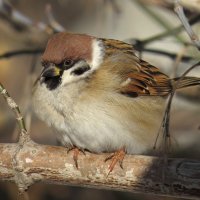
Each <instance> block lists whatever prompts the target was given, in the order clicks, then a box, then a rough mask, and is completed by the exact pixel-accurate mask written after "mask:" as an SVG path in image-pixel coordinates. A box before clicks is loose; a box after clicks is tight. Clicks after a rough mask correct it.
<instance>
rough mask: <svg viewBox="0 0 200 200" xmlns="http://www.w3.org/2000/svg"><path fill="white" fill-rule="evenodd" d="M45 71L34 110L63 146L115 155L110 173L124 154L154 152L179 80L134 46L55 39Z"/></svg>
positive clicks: (66, 36)
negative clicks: (161, 70) (140, 56)
mask: <svg viewBox="0 0 200 200" xmlns="http://www.w3.org/2000/svg"><path fill="white" fill-rule="evenodd" d="M42 65H43V71H42V73H41V75H40V76H39V78H38V81H37V82H36V85H35V88H34V94H33V105H34V109H35V112H36V113H37V115H38V116H39V118H41V119H42V120H43V121H45V122H46V123H47V124H48V125H49V126H51V127H53V128H55V129H56V130H57V131H56V132H57V137H58V138H59V140H60V141H61V143H62V144H63V145H64V146H66V147H68V148H71V147H72V148H73V147H77V148H78V149H82V150H88V151H90V152H94V153H101V152H117V153H115V154H114V158H113V161H112V163H111V165H110V170H112V169H113V166H114V165H115V164H116V162H117V161H119V160H122V159H123V157H124V155H125V154H124V153H125V152H126V153H128V154H144V153H147V152H148V151H149V150H151V149H152V147H153V144H154V142H155V139H156V136H157V133H158V130H159V127H160V125H161V122H162V119H163V114H164V111H165V104H166V99H167V97H168V95H169V94H170V93H171V91H172V88H173V85H174V83H175V82H177V80H178V78H175V79H170V78H169V77H168V76H167V75H165V74H163V73H162V72H160V71H159V69H157V68H156V67H154V66H152V65H151V64H149V63H147V62H145V61H143V60H141V59H139V58H138V57H137V56H136V55H135V53H134V48H133V46H132V45H130V44H127V43H124V42H122V41H118V40H113V39H101V38H96V37H92V36H89V35H83V34H72V33H58V34H55V35H54V36H53V37H52V38H51V39H50V40H49V41H48V44H47V47H46V50H45V52H44V54H43V56H42ZM197 84H200V78H195V77H185V78H184V79H183V80H181V81H180V83H179V85H178V88H183V87H188V86H192V85H197ZM118 150H119V151H118ZM75 157H76V158H77V154H76V156H75ZM75 157H74V158H75ZM116 158H117V159H116ZM75 160H76V159H75Z"/></svg>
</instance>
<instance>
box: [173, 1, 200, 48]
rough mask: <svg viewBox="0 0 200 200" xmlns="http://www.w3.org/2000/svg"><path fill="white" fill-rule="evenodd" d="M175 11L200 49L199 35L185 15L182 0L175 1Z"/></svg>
mask: <svg viewBox="0 0 200 200" xmlns="http://www.w3.org/2000/svg"><path fill="white" fill-rule="evenodd" d="M174 10H175V12H176V13H177V15H178V17H179V19H180V21H181V22H182V24H183V26H184V28H185V30H186V32H187V34H188V35H189V37H190V39H191V41H192V42H193V43H194V45H195V46H196V47H197V48H198V49H199V50H200V41H199V38H198V36H197V35H196V34H195V33H194V31H193V30H192V27H191V26H190V24H189V22H188V19H187V17H186V16H185V13H184V11H183V7H182V6H181V5H180V0H176V1H175V7H174Z"/></svg>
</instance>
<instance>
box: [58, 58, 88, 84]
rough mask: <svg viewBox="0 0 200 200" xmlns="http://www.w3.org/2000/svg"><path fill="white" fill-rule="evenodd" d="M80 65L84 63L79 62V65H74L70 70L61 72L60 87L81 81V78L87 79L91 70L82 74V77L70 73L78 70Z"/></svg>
mask: <svg viewBox="0 0 200 200" xmlns="http://www.w3.org/2000/svg"><path fill="white" fill-rule="evenodd" d="M81 65H84V63H83V62H79V63H77V64H75V65H74V66H73V67H72V68H70V69H68V70H65V71H64V72H63V75H62V81H61V86H64V85H67V84H69V83H73V82H76V81H78V80H80V79H83V78H85V77H87V76H88V75H89V74H90V73H91V72H92V70H89V71H87V72H85V73H83V74H82V75H75V74H73V73H72V71H74V70H76V69H78V68H80V67H81Z"/></svg>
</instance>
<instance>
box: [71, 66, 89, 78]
mask: <svg viewBox="0 0 200 200" xmlns="http://www.w3.org/2000/svg"><path fill="white" fill-rule="evenodd" d="M88 70H90V66H89V65H86V66H82V67H79V68H77V69H75V70H74V71H72V72H71V74H73V75H76V76H80V75H81V74H84V73H85V72H86V71H88Z"/></svg>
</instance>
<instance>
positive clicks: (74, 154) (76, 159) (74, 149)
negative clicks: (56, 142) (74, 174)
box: [67, 146, 85, 169]
mask: <svg viewBox="0 0 200 200" xmlns="http://www.w3.org/2000/svg"><path fill="white" fill-rule="evenodd" d="M70 151H73V160H74V163H75V166H76V168H77V169H78V155H79V154H80V153H82V154H84V155H85V151H84V149H79V148H78V147H75V146H74V147H72V148H70V149H68V151H67V153H69V152H70Z"/></svg>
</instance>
